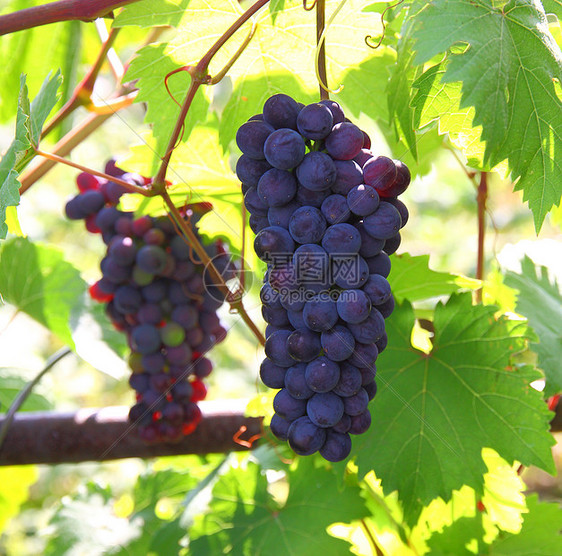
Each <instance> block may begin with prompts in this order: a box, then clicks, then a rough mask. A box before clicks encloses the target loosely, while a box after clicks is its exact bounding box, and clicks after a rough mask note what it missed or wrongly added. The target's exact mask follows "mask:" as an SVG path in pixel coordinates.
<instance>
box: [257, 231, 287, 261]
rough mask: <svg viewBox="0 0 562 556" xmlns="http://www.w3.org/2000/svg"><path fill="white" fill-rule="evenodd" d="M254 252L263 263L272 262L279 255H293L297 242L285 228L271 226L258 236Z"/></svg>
mask: <svg viewBox="0 0 562 556" xmlns="http://www.w3.org/2000/svg"><path fill="white" fill-rule="evenodd" d="M254 250H255V252H256V255H257V256H258V257H259V258H260V259H261V260H262V261H265V262H270V261H273V259H274V257H275V256H278V255H279V254H287V255H289V254H292V253H293V251H294V250H295V242H294V241H293V238H292V237H291V235H290V234H289V232H288V231H287V230H286V229H285V228H281V227H280V226H269V227H268V228H264V229H263V230H262V231H261V232H260V233H259V234H258V235H257V236H256V239H255V240H254Z"/></svg>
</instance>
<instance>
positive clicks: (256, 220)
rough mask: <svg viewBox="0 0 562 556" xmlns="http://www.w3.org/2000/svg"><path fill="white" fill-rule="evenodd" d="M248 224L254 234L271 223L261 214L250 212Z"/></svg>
mask: <svg viewBox="0 0 562 556" xmlns="http://www.w3.org/2000/svg"><path fill="white" fill-rule="evenodd" d="M248 224H249V225H250V229H251V230H252V232H254V234H259V233H260V232H261V231H262V230H263V229H264V228H267V227H268V226H271V225H273V224H271V223H270V222H269V220H268V219H267V217H265V216H261V215H260V214H250V218H249V219H248Z"/></svg>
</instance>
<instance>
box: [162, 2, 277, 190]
mask: <svg viewBox="0 0 562 556" xmlns="http://www.w3.org/2000/svg"><path fill="white" fill-rule="evenodd" d="M268 2H269V0H258V1H257V2H256V3H255V4H253V5H252V6H250V7H249V8H248V9H247V10H246V11H245V12H244V13H243V14H242V15H241V16H240V17H239V18H238V19H237V20H236V21H235V22H234V23H233V24H232V25H231V26H230V27H229V28H228V29H227V30H226V31H225V32H224V33H223V34H222V35H221V37H220V38H219V39H218V40H217V41H216V42H215V44H214V45H213V46H212V47H211V48H210V49H209V50H208V52H207V53H206V54H205V56H203V58H201V60H199V62H198V64H197V65H196V66H195V68H193V71H191V72H190V76H191V84H190V86H189V89H188V91H187V93H186V95H185V98H184V101H183V103H182V107H181V111H180V115H179V116H178V119H177V121H176V125H175V127H174V131H173V132H172V135H171V137H170V140H169V141H168V147H167V149H166V154H165V155H164V157H163V158H162V164H161V165H160V169H159V170H158V174H156V177H155V179H154V182H153V183H154V185H155V186H156V187H159V188H162V187H163V186H164V183H165V180H166V172H167V170H168V165H169V163H170V158H171V157H172V153H173V151H174V149H175V147H176V144H177V142H178V139H179V137H180V134H181V132H182V129H183V125H184V121H185V118H186V116H187V113H188V111H189V108H190V107H191V103H192V102H193V98H194V97H195V93H196V92H197V90H198V89H199V87H200V86H201V85H203V84H205V83H209V82H210V81H211V79H209V76H208V74H207V69H208V67H209V64H210V63H211V60H212V59H213V57H214V56H215V54H216V53H217V52H218V51H219V50H220V49H221V48H222V47H223V46H224V44H225V43H226V42H227V41H228V39H230V38H231V37H232V36H233V35H234V33H236V31H238V29H240V27H242V25H244V23H246V21H248V19H250V17H252V16H253V15H254V14H255V13H256V12H257V11H259V10H260V9H261V8H263V6H265V5H266V4H267V3H268ZM250 38H251V37H250ZM247 42H249V40H247Z"/></svg>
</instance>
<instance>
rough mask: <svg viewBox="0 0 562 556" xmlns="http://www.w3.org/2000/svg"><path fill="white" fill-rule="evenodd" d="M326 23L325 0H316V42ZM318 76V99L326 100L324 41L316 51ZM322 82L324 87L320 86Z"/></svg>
mask: <svg viewBox="0 0 562 556" xmlns="http://www.w3.org/2000/svg"><path fill="white" fill-rule="evenodd" d="M325 25H326V0H317V2H316V44H318V43H320V39H321V37H322V33H323V32H324V27H325ZM318 76H319V78H320V85H319V86H320V99H321V100H328V99H329V98H330V94H329V93H328V91H327V90H326V89H327V88H328V75H327V72H326V41H322V44H321V45H320V51H319V52H318ZM322 84H324V86H325V87H322Z"/></svg>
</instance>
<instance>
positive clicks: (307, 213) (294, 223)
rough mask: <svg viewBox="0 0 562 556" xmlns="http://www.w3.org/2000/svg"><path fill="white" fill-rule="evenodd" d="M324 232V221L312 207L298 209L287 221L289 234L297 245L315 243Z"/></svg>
mask: <svg viewBox="0 0 562 556" xmlns="http://www.w3.org/2000/svg"><path fill="white" fill-rule="evenodd" d="M324 230H326V219H325V218H324V216H323V214H322V213H321V212H320V211H319V210H318V209H317V208H314V207H300V208H298V209H297V210H296V211H295V212H294V213H293V215H292V216H291V218H290V219H289V233H290V234H291V236H292V238H293V239H294V240H295V241H296V242H297V243H301V244H304V243H317V242H319V241H320V240H321V239H322V236H323V235H324Z"/></svg>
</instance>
